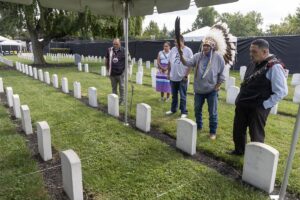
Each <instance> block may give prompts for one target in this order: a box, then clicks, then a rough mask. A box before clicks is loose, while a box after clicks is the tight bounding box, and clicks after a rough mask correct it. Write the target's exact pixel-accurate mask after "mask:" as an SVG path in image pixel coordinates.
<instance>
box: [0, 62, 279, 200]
mask: <svg viewBox="0 0 300 200" xmlns="http://www.w3.org/2000/svg"><path fill="white" fill-rule="evenodd" d="M27 68H28V70H26V69H27ZM17 70H19V71H21V72H23V73H24V74H27V75H29V76H32V77H34V78H35V79H39V80H40V81H42V82H46V83H47V84H49V85H50V84H51V83H50V81H48V80H50V76H49V73H47V72H44V73H43V72H42V70H41V69H39V70H36V69H33V70H32V71H33V73H32V74H30V71H31V70H30V66H27V67H26V65H24V64H21V63H17ZM52 78H53V79H52V84H53V86H54V87H55V88H58V82H57V80H58V79H57V75H56V74H54V75H53V76H52ZM1 83H2V79H1V81H0V90H1ZM73 85H74V97H75V98H81V87H80V83H79V82H74V84H73ZM2 88H3V83H2ZM62 91H63V92H64V93H69V91H68V81H67V78H66V77H63V78H62ZM9 93H10V92H9V90H8V92H7V94H8V96H9ZM11 93H12V92H11ZM88 99H89V105H90V106H92V107H98V100H97V89H96V88H95V87H90V88H89V92H88ZM108 113H109V114H110V115H112V116H114V117H118V116H119V104H118V96H117V95H115V94H109V95H108ZM24 119H26V118H25V117H24ZM136 127H137V128H138V129H140V130H142V131H144V132H149V131H150V128H151V107H150V106H149V105H147V104H144V103H141V104H138V105H137V113H136ZM24 130H26V128H24ZM196 142H197V125H196V123H195V122H194V121H192V120H190V119H185V118H183V119H178V120H177V132H176V146H177V148H179V149H180V150H182V151H183V152H185V153H187V154H189V155H194V154H196ZM50 143H51V142H50ZM48 146H49V145H48ZM50 146H51V144H50ZM278 158H279V152H278V151H277V150H276V149H274V148H273V147H271V146H269V145H267V144H263V143H257V142H253V143H249V144H247V146H246V152H245V158H244V167H243V176H242V179H243V180H244V181H245V182H248V183H250V184H252V185H254V186H256V187H258V188H260V189H262V190H264V191H266V192H269V193H271V192H272V191H273V189H274V183H275V177H276V171H277V164H278ZM78 160H79V158H78ZM79 161H80V160H79ZM80 170H81V168H80ZM79 174H80V175H81V172H80V173H79ZM72 176H76V174H71V177H72ZM81 179H82V178H81V177H80V180H81ZM72 180H78V179H76V178H75V177H73V179H72ZM73 185H82V183H77V184H76V183H75V184H74V183H73ZM81 187H82V186H81ZM75 191H82V188H81V190H78V189H76V190H75V189H74V187H72V188H71V189H70V190H69V194H70V195H69V196H72V195H74V194H75V193H74V192H75ZM67 193H68V192H67ZM76 195H79V196H80V195H82V194H76ZM71 199H72V198H71Z"/></svg>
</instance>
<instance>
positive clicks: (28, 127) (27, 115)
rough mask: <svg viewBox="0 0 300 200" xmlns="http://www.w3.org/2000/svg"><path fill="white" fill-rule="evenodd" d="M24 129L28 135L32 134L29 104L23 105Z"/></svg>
mask: <svg viewBox="0 0 300 200" xmlns="http://www.w3.org/2000/svg"><path fill="white" fill-rule="evenodd" d="M21 117H22V129H23V131H24V132H25V134H26V135H29V134H32V133H33V132H32V125H31V116H30V110H29V107H28V106H27V105H21Z"/></svg>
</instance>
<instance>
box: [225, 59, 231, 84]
mask: <svg viewBox="0 0 300 200" xmlns="http://www.w3.org/2000/svg"><path fill="white" fill-rule="evenodd" d="M223 75H224V76H225V81H227V79H228V78H229V77H230V65H229V64H227V65H225V68H224V71H223ZM225 83H226V82H225Z"/></svg>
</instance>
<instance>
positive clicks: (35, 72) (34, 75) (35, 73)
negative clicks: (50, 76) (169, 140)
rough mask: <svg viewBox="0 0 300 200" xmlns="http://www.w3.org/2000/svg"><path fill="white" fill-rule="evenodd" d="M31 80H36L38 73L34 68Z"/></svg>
mask: <svg viewBox="0 0 300 200" xmlns="http://www.w3.org/2000/svg"><path fill="white" fill-rule="evenodd" d="M33 78H34V79H38V73H37V69H36V68H35V67H34V68H33Z"/></svg>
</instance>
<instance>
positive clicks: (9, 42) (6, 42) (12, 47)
mask: <svg viewBox="0 0 300 200" xmlns="http://www.w3.org/2000/svg"><path fill="white" fill-rule="evenodd" d="M3 47H6V48H5V49H9V51H12V50H16V48H15V47H17V50H18V51H20V50H21V49H22V44H21V43H19V42H16V41H14V40H4V41H2V42H0V53H2V51H3Z"/></svg>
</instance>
